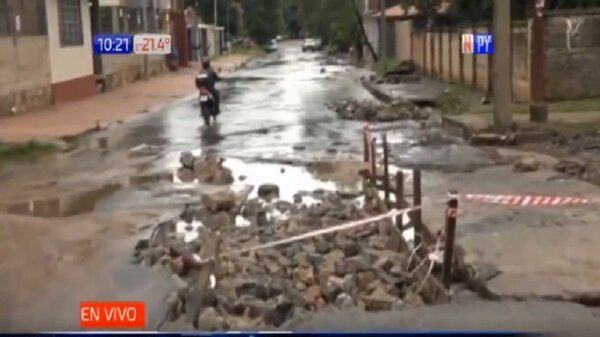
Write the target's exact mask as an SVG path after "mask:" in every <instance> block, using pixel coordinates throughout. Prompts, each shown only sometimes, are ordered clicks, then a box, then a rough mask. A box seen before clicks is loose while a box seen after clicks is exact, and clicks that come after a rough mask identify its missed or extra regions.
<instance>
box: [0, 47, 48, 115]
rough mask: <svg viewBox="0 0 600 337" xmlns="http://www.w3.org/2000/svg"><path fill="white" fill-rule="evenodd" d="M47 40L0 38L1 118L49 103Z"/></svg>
mask: <svg viewBox="0 0 600 337" xmlns="http://www.w3.org/2000/svg"><path fill="white" fill-rule="evenodd" d="M48 48H49V43H48V37H47V36H21V37H19V38H12V37H3V38H0V50H1V51H2V52H0V116H6V115H9V114H10V113H11V111H13V109H14V112H16V113H19V112H21V111H24V110H29V109H32V108H38V107H44V106H48V105H50V104H51V103H52V90H51V80H50V61H49V57H48Z"/></svg>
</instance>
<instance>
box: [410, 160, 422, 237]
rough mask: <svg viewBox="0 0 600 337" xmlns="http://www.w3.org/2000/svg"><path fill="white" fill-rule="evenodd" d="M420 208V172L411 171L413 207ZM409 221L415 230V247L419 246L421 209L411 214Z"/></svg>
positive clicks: (416, 170) (417, 170) (418, 170)
mask: <svg viewBox="0 0 600 337" xmlns="http://www.w3.org/2000/svg"><path fill="white" fill-rule="evenodd" d="M420 206H421V170H420V169H414V170H413V207H420ZM411 220H412V223H413V228H414V229H415V240H414V242H415V247H417V246H418V245H419V244H421V238H422V237H423V228H422V227H423V223H422V221H421V208H418V209H416V210H414V211H412V212H411Z"/></svg>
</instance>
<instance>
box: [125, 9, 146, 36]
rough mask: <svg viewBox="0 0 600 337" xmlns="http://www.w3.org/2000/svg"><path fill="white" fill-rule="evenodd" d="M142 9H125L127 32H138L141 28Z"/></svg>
mask: <svg viewBox="0 0 600 337" xmlns="http://www.w3.org/2000/svg"><path fill="white" fill-rule="evenodd" d="M142 15H143V11H142V9H141V8H128V9H127V31H128V32H129V33H139V32H141V31H142V30H143V28H144V27H143V19H144V18H143V17H142Z"/></svg>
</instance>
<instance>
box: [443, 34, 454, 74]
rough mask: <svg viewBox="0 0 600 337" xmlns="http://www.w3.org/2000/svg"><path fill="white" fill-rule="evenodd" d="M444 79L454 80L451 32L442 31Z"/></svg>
mask: <svg viewBox="0 0 600 337" xmlns="http://www.w3.org/2000/svg"><path fill="white" fill-rule="evenodd" d="M441 49H442V51H443V52H442V55H443V57H442V62H443V63H442V70H443V71H442V79H443V80H444V81H446V82H452V78H451V76H452V74H451V73H450V71H451V68H452V63H451V61H452V56H454V55H452V53H451V49H450V33H448V32H443V33H442V48H441Z"/></svg>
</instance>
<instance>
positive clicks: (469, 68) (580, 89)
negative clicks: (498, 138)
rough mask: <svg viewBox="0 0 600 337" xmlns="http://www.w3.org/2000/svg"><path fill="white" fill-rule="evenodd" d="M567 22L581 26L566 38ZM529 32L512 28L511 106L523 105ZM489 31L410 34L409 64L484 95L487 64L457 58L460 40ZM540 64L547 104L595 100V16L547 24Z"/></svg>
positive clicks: (598, 23) (599, 38)
mask: <svg viewBox="0 0 600 337" xmlns="http://www.w3.org/2000/svg"><path fill="white" fill-rule="evenodd" d="M578 18H580V19H578ZM567 20H571V27H572V28H574V27H576V26H577V24H578V23H580V22H581V23H580V27H579V30H578V33H577V34H575V35H573V36H571V37H570V38H568V36H569V35H568V34H567V29H568V23H567ZM530 27H531V24H530V22H526V21H523V22H514V23H513V33H512V50H511V52H512V93H513V99H514V100H515V101H524V102H526V101H528V100H529V69H530V66H529V63H530V54H529V43H530V41H529V40H530V29H531V28H530ZM397 28H398V26H397ZM489 31H490V29H489V27H487V26H482V27H476V28H475V29H474V30H473V29H471V28H469V27H463V28H459V29H457V30H455V31H452V32H448V31H447V30H446V31H445V30H441V31H439V32H438V31H436V32H424V31H418V30H415V29H413V30H412V32H411V34H412V39H413V48H412V54H411V56H412V59H413V60H414V61H415V63H416V64H417V66H418V67H419V68H420V69H421V70H423V73H425V74H427V75H429V76H431V77H434V78H437V79H441V80H443V81H445V82H458V83H462V84H464V85H465V86H468V87H473V88H477V89H480V90H487V89H488V83H489V81H488V77H489V74H491V71H490V69H489V66H490V64H489V58H488V57H487V56H484V55H478V56H475V55H461V54H460V41H461V39H460V36H461V34H463V33H465V34H469V33H480V34H481V33H487V32H489ZM567 41H569V42H570V47H568V43H567ZM545 61H546V98H547V99H548V100H551V101H559V100H575V99H583V98H590V97H600V85H598V83H599V81H600V15H587V16H579V17H576V16H571V17H558V16H557V17H550V18H548V19H547V21H546V59H545ZM461 79H462V80H461Z"/></svg>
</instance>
